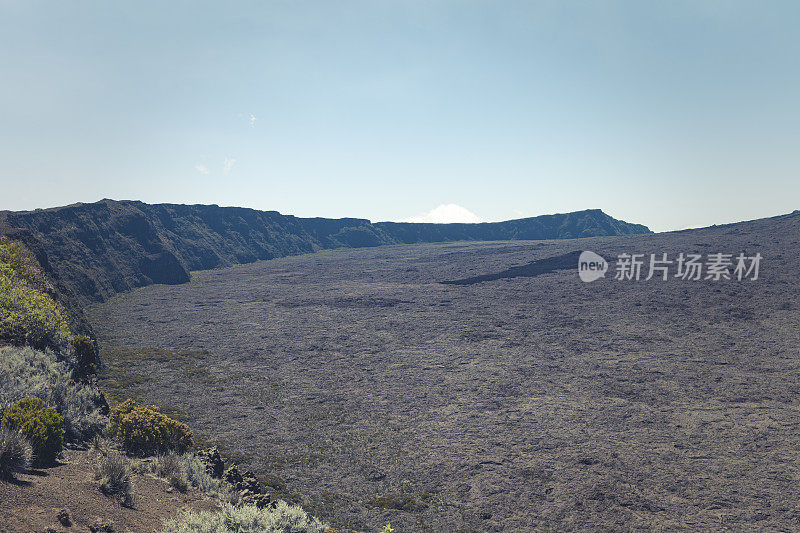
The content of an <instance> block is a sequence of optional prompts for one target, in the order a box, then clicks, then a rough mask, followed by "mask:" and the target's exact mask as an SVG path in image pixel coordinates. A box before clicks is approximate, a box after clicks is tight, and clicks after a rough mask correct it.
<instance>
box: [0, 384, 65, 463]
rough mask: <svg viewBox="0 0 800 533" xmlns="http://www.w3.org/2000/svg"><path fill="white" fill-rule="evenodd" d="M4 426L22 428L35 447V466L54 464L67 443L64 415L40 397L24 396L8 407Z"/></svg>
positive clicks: (19, 429)
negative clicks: (65, 439) (48, 405)
mask: <svg viewBox="0 0 800 533" xmlns="http://www.w3.org/2000/svg"><path fill="white" fill-rule="evenodd" d="M2 425H3V427H5V428H8V429H16V430H18V431H20V432H21V433H22V434H23V435H25V437H26V438H27V439H28V440H29V441H30V443H31V446H32V448H33V455H34V465H35V466H47V465H50V464H52V463H53V462H54V461H55V460H56V457H58V454H59V453H60V452H61V445H62V444H63V442H64V417H63V416H61V415H60V414H58V413H57V412H56V411H55V409H51V408H49V407H45V405H44V402H43V401H42V400H40V399H39V398H25V399H23V400H20V401H19V403H17V404H16V405H14V406H13V407H11V408H10V409H6V411H5V413H4V414H3V422H2Z"/></svg>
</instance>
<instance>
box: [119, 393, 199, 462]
mask: <svg viewBox="0 0 800 533" xmlns="http://www.w3.org/2000/svg"><path fill="white" fill-rule="evenodd" d="M109 418H110V420H111V432H112V433H113V434H115V435H116V436H117V437H118V438H119V439H120V440H121V441H122V443H123V445H124V446H125V447H126V448H127V449H128V450H129V451H131V452H134V453H141V454H145V455H150V454H155V453H163V452H167V451H177V452H184V451H186V450H187V449H189V448H191V447H192V445H193V444H194V442H193V438H192V432H191V431H189V427H188V426H187V425H186V424H183V423H181V422H178V421H177V420H173V419H172V418H170V417H168V416H167V415H165V414H163V413H160V412H159V411H158V408H157V407H153V406H151V407H144V406H139V405H137V404H136V402H135V401H134V400H131V399H128V400H125V401H124V402H123V403H121V404H119V405H118V406H116V407H114V408H113V409H112V410H111V415H110V417H109Z"/></svg>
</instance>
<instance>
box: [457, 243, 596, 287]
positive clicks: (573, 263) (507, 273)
mask: <svg viewBox="0 0 800 533" xmlns="http://www.w3.org/2000/svg"><path fill="white" fill-rule="evenodd" d="M580 255H581V251H580V250H577V251H574V252H569V253H568V254H563V255H556V256H554V257H548V258H546V259H539V260H538V261H533V262H531V263H528V264H527V265H522V266H517V267H512V268H509V269H508V270H503V271H502V272H497V273H495V274H483V275H482V276H474V277H471V278H464V279H456V280H452V281H443V282H442V283H443V284H445V285H472V284H474V283H482V282H484V281H494V280H498V279H503V278H519V277H525V278H533V277H536V276H539V275H541V274H548V273H550V272H555V271H556V270H569V269H575V270H577V268H578V257H580Z"/></svg>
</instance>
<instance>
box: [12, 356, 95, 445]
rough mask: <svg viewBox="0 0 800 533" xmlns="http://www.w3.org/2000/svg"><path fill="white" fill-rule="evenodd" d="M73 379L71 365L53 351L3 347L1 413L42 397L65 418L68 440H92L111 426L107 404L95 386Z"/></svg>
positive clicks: (46, 403)
mask: <svg viewBox="0 0 800 533" xmlns="http://www.w3.org/2000/svg"><path fill="white" fill-rule="evenodd" d="M71 376H72V372H71V370H70V367H69V365H68V364H67V363H66V362H63V361H59V360H58V357H57V356H56V354H55V353H53V352H52V351H49V350H47V351H40V350H35V349H33V348H31V347H27V346H26V347H16V346H7V347H3V348H0V413H2V411H3V410H5V409H7V408H9V407H10V406H12V405H13V404H15V403H17V402H19V401H20V400H22V399H23V398H39V399H41V400H42V401H43V402H44V404H45V405H46V406H48V407H51V408H53V409H55V410H56V411H58V413H59V414H61V415H62V416H63V417H64V430H65V438H66V440H67V441H70V442H85V441H88V440H90V439H91V438H92V437H93V436H94V435H96V434H97V433H99V432H100V431H102V430H103V428H104V427H105V426H106V424H107V423H108V419H107V418H106V417H105V415H104V414H103V413H104V411H105V410H106V409H107V406H106V402H105V399H104V398H103V395H102V394H101V393H100V392H99V391H98V390H97V389H96V388H95V387H93V386H91V385H90V384H88V383H79V382H74V381H72V380H71Z"/></svg>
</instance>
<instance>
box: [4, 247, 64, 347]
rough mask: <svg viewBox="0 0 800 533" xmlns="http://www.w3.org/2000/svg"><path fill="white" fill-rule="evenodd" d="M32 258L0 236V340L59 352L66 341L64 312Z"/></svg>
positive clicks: (26, 251)
mask: <svg viewBox="0 0 800 533" xmlns="http://www.w3.org/2000/svg"><path fill="white" fill-rule="evenodd" d="M52 294H54V291H53V288H52V287H51V286H50V285H49V284H48V283H47V281H46V279H45V276H44V274H43V273H42V271H41V269H40V268H39V266H38V263H37V262H36V259H35V258H34V257H33V255H32V254H31V253H30V252H29V251H28V250H26V249H25V247H23V246H22V245H20V244H18V243H15V242H12V241H9V240H8V239H7V238H5V237H3V236H0V340H4V341H6V342H9V343H12V344H29V345H31V346H33V347H36V348H45V347H50V348H60V347H62V346H64V345H65V344H66V341H67V339H69V337H70V332H69V326H68V324H67V320H66V318H65V317H66V311H65V310H64V308H63V306H61V304H59V303H58V302H56V301H55V300H54V299H53V297H52Z"/></svg>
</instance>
